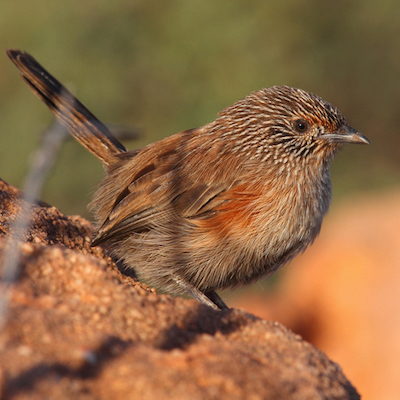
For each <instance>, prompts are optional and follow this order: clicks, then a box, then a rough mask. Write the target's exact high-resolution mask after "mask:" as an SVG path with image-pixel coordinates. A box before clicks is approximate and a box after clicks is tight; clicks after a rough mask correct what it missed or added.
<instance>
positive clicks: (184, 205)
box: [7, 50, 368, 309]
mask: <svg viewBox="0 0 400 400" xmlns="http://www.w3.org/2000/svg"><path fill="white" fill-rule="evenodd" d="M7 54H8V56H9V57H10V58H11V60H12V61H13V62H14V64H15V65H16V66H17V67H18V68H19V70H20V71H21V73H22V76H23V78H24V79H25V81H26V82H27V83H28V84H29V86H30V87H31V88H32V90H33V91H34V92H35V93H36V94H37V95H38V96H39V98H41V99H42V100H43V101H44V102H45V103H46V104H47V105H48V106H49V108H50V109H51V111H52V112H53V113H54V114H55V115H56V116H57V117H58V118H59V119H60V120H61V121H62V122H63V123H64V124H65V125H66V126H67V127H68V128H69V130H70V132H71V134H72V135H73V136H74V137H75V138H76V139H77V140H78V141H79V142H80V143H82V144H83V145H84V146H85V147H86V148H87V149H88V150H89V151H90V152H92V153H93V154H94V155H95V156H96V157H98V158H99V159H100V160H101V161H102V162H103V165H104V166H105V169H106V172H107V175H106V177H105V179H104V180H103V182H102V183H101V186H100V188H99V190H98V191H97V193H96V195H95V196H94V199H93V201H92V203H91V208H92V209H93V210H94V212H95V217H96V221H97V231H96V234H95V237H94V239H93V246H97V245H99V244H101V243H103V242H106V241H107V242H108V243H109V244H110V246H111V248H112V252H113V254H114V255H115V256H117V257H118V258H120V259H122V260H124V262H125V263H126V265H128V266H130V267H132V268H134V269H135V271H136V273H137V274H138V276H139V277H141V278H142V279H144V280H146V281H147V282H148V283H150V284H152V285H154V286H156V287H159V288H162V289H164V290H166V291H167V292H170V293H172V294H175V295H179V294H184V293H190V294H192V295H193V296H194V297H195V298H197V299H198V300H199V301H201V302H203V303H205V304H207V305H209V306H211V307H213V308H216V309H218V308H221V309H222V308H226V305H225V304H224V302H223V301H222V300H221V299H220V298H219V297H218V295H217V294H216V293H215V290H216V289H222V288H227V287H233V286H237V285H242V284H247V283H250V282H253V281H255V280H257V279H259V278H261V277H263V276H266V275H269V274H271V273H273V272H274V271H276V269H277V268H279V267H280V266H282V265H283V264H285V263H286V262H288V261H289V260H291V259H292V258H293V257H294V256H295V255H296V254H298V253H299V252H300V251H303V250H304V249H305V248H306V247H307V246H308V245H309V244H310V243H312V242H313V240H314V239H315V237H316V236H317V234H318V233H319V230H320V227H321V223H322V218H323V216H324V215H325V213H326V212H327V210H328V207H329V203H330V199H331V182H330V178H329V168H330V163H331V161H332V158H333V156H334V154H335V153H336V151H337V150H338V149H339V148H340V147H341V146H342V144H343V143H368V140H367V138H365V136H363V135H362V134H361V133H359V132H357V131H356V130H355V129H353V128H351V127H349V126H348V125H347V123H346V120H345V118H344V116H343V115H342V114H341V113H340V111H339V110H337V109H336V108H335V107H333V106H331V105H330V104H328V103H327V102H325V101H324V100H322V99H321V98H319V97H317V96H315V95H312V94H309V93H307V92H305V91H303V90H300V89H294V88H291V87H286V86H276V87H272V88H268V89H263V90H260V91H257V92H254V93H252V94H250V95H249V96H247V97H245V98H244V99H242V100H240V101H238V102H236V103H235V104H234V105H232V106H230V107H227V108H226V109H225V110H223V111H221V112H220V113H219V116H218V118H217V119H216V120H215V121H214V122H211V123H209V124H207V125H205V126H203V127H201V128H198V129H192V130H188V131H184V132H180V133H177V134H175V135H173V136H170V137H167V138H166V139H163V140H161V141H159V142H156V143H153V144H150V145H148V146H146V147H144V148H143V149H140V150H135V151H131V152H129V151H126V150H125V148H124V147H123V146H122V145H121V144H120V143H119V142H118V141H117V140H116V139H115V138H114V137H113V136H112V135H111V133H110V132H109V131H108V129H107V128H106V127H105V126H104V125H103V124H102V123H101V122H100V121H98V120H97V119H96V118H95V117H94V116H93V115H92V114H91V113H90V112H89V111H88V110H87V109H86V108H85V107H84V106H83V105H82V104H81V103H80V102H78V101H77V100H76V99H75V98H74V97H73V96H72V95H71V93H69V92H68V91H67V90H66V89H65V88H64V87H63V86H62V85H61V84H60V83H59V82H58V81H57V80H55V79H54V78H53V77H52V76H51V75H50V74H49V73H48V72H47V71H45V70H44V69H43V68H42V67H41V66H40V65H39V64H38V63H37V62H36V61H35V60H34V59H33V58H32V57H31V56H30V55H29V54H26V53H22V52H20V51H17V50H9V51H8V52H7Z"/></svg>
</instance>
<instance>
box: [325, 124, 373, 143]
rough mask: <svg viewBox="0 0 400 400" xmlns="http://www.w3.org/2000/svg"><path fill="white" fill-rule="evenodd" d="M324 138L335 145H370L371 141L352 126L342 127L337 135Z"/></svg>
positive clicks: (332, 134)
mask: <svg viewBox="0 0 400 400" xmlns="http://www.w3.org/2000/svg"><path fill="white" fill-rule="evenodd" d="M323 138H324V139H326V140H329V141H330V142H335V143H357V144H369V140H368V139H367V138H366V137H365V136H364V135H363V134H362V133H360V132H358V131H357V130H356V129H354V128H352V127H351V126H347V125H342V127H341V128H340V129H338V130H337V131H336V132H335V133H329V134H325V135H323Z"/></svg>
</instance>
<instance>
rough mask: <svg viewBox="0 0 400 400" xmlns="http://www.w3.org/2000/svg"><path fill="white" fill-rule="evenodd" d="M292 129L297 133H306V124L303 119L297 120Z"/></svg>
mask: <svg viewBox="0 0 400 400" xmlns="http://www.w3.org/2000/svg"><path fill="white" fill-rule="evenodd" d="M294 127H295V128H296V131H297V132H299V133H304V132H307V131H308V123H307V122H306V121H304V120H303V119H298V120H297V121H295V123H294Z"/></svg>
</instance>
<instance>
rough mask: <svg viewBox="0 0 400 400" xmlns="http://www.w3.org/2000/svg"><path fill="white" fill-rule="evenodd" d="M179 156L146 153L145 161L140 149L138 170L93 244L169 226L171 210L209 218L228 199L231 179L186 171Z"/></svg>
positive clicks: (190, 216)
mask: <svg viewBox="0 0 400 400" xmlns="http://www.w3.org/2000/svg"><path fill="white" fill-rule="evenodd" d="M178 157H179V155H178V154H177V152H176V151H170V152H168V153H167V154H163V155H162V156H157V157H156V158H154V157H148V156H147V157H143V158H144V159H145V160H146V162H144V163H142V160H141V154H140V153H139V154H138V155H137V156H136V157H135V159H134V160H133V162H135V164H136V165H137V164H140V168H139V171H138V169H136V172H135V173H133V174H132V175H130V176H133V179H132V180H129V182H127V184H126V185H125V186H122V188H123V189H121V190H120V192H119V194H118V195H117V196H116V197H115V198H116V200H115V202H114V205H113V207H112V209H111V211H110V212H109V213H108V217H107V219H106V220H105V221H104V223H103V224H102V226H101V227H100V229H99V230H98V232H97V234H96V236H95V238H94V239H93V242H92V245H93V246H96V245H98V244H100V243H102V242H104V241H106V240H108V239H118V240H121V239H123V238H124V237H126V236H127V235H129V234H135V233H143V232H147V231H149V230H151V229H154V228H155V227H163V226H164V227H167V226H168V223H171V213H172V215H175V216H178V217H182V218H187V219H192V218H207V217H208V216H210V215H211V214H212V213H213V212H214V211H213V210H214V209H215V207H216V206H218V205H219V204H221V203H223V202H224V201H226V200H225V199H224V198H223V193H225V191H226V190H227V189H228V188H229V187H230V185H229V184H228V183H226V182H223V181H215V179H212V180H210V179H208V180H207V178H206V176H202V174H197V176H196V174H192V175H189V176H188V174H183V173H182V165H181V164H180V163H179V161H180V160H179V159H178ZM190 176H192V178H193V181H190ZM202 178H204V179H202Z"/></svg>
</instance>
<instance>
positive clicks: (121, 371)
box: [0, 181, 359, 400]
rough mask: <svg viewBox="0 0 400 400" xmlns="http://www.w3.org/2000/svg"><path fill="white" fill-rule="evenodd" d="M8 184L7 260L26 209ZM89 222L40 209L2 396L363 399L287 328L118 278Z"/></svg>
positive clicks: (13, 309)
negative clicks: (92, 241) (92, 244)
mask: <svg viewBox="0 0 400 400" xmlns="http://www.w3.org/2000/svg"><path fill="white" fill-rule="evenodd" d="M18 196H19V192H18V191H17V190H16V189H15V188H12V187H10V186H9V185H7V184H6V183H5V182H3V181H0V207H1V216H0V251H1V254H4V249H5V248H6V246H7V237H8V236H9V235H10V231H11V226H12V222H13V220H15V215H16V213H17V212H18V209H19V207H20V205H21V200H19V199H18ZM91 229H92V228H91V225H90V224H89V222H87V221H86V220H84V219H83V218H80V217H68V216H64V215H63V214H62V213H60V211H58V210H57V209H56V208H54V207H50V206H48V205H46V204H44V203H40V204H39V205H37V206H35V207H34V209H33V218H32V224H31V227H30V229H29V232H28V233H27V235H26V237H25V242H24V243H23V244H22V245H21V246H20V248H21V254H22V262H21V273H20V276H19V279H18V281H17V282H16V283H15V284H14V285H13V286H12V288H11V289H10V293H9V296H10V305H9V310H8V319H7V323H6V325H5V327H4V328H3V331H2V332H1V334H0V385H1V394H2V398H4V399H27V398H29V399H42V398H56V399H71V398H74V399H113V398H116V399H146V400H152V399H157V400H158V399H167V400H168V399H182V400H184V399H190V400H196V399H254V400H256V399H302V400H304V399H324V398H329V399H359V396H358V394H357V392H356V390H355V389H354V388H353V387H352V385H351V384H350V383H349V381H348V380H347V379H346V378H345V376H344V375H343V374H342V372H341V370H340V368H339V366H338V365H336V364H335V363H333V362H332V361H330V360H329V359H328V358H327V357H326V356H325V355H324V354H323V353H322V352H320V351H319V350H317V349H316V348H314V347H313V346H312V345H310V344H309V343H307V342H305V341H304V340H302V339H301V337H300V336H298V335H295V334H294V333H292V332H291V331H289V330H288V329H287V328H285V327H284V326H282V325H280V324H278V323H275V322H267V321H264V320H262V319H260V318H257V317H255V316H253V315H251V314H248V313H247V312H245V311H242V310H236V309H231V310H227V311H222V312H217V311H214V310H212V309H210V308H208V307H206V306H204V305H200V304H198V303H197V302H195V301H194V300H189V299H183V298H172V297H170V296H168V295H158V294H157V293H156V292H155V291H154V289H150V288H149V287H147V286H146V285H144V284H142V283H140V282H138V281H137V280H135V279H134V278H132V277H129V276H126V275H123V274H121V273H120V272H119V270H118V268H117V267H116V265H115V264H114V263H113V261H112V260H111V259H110V257H108V256H106V255H105V254H104V251H103V250H102V249H101V248H91V247H90V240H89V238H90V236H91Z"/></svg>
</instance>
